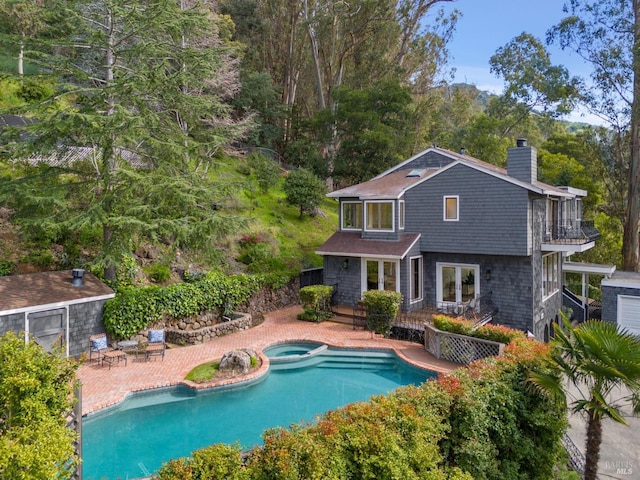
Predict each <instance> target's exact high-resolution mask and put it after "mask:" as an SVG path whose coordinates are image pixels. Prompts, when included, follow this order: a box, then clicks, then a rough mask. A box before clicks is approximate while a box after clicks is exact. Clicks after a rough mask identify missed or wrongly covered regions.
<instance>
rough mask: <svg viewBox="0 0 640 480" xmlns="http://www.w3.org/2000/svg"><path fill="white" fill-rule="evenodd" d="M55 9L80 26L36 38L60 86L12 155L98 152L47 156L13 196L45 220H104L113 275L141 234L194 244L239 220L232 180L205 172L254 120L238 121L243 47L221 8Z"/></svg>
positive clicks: (100, 223)
mask: <svg viewBox="0 0 640 480" xmlns="http://www.w3.org/2000/svg"><path fill="white" fill-rule="evenodd" d="M56 8H58V9H63V10H58V13H63V14H64V16H65V17H66V18H67V19H69V20H71V21H70V23H71V24H72V25H73V26H74V29H73V30H70V31H68V32H67V34H66V35H65V36H64V38H57V39H56V41H55V45H52V44H51V43H50V42H46V41H44V40H43V41H41V42H39V43H35V44H34V45H32V48H33V50H32V51H31V52H30V53H29V58H34V59H36V61H37V63H38V64H39V65H40V67H41V69H42V70H41V71H42V72H47V73H48V74H49V75H51V76H54V77H55V78H56V79H57V80H58V83H57V89H56V91H55V92H54V94H53V95H52V96H51V97H50V98H47V99H46V100H45V101H42V102H40V103H38V104H37V105H31V106H30V107H29V109H28V111H25V112H24V113H28V114H30V115H33V116H34V118H35V119H37V121H36V122H35V123H33V124H30V125H28V126H27V127H24V128H23V130H25V132H24V133H25V134H26V135H27V136H26V137H25V136H24V135H23V136H22V137H21V140H22V141H20V142H16V143H14V144H13V147H14V149H13V156H14V158H33V156H34V155H36V154H38V155H43V154H47V155H54V156H57V157H63V156H64V155H68V154H69V153H77V152H79V151H84V152H89V155H85V160H84V161H82V162H71V163H66V164H62V163H58V164H57V165H58V166H56V167H53V166H51V162H49V164H47V165H44V166H43V167H40V168H39V169H37V170H36V171H32V172H30V174H29V175H25V176H24V177H23V178H21V179H20V181H19V182H11V183H8V184H5V185H4V186H3V188H2V193H3V194H4V195H3V198H4V199H5V200H6V201H9V202H10V203H11V202H12V200H13V202H12V206H13V207H14V208H16V209H17V210H18V211H20V210H22V209H29V210H30V212H31V221H33V222H38V223H39V225H40V227H41V228H47V227H51V228H54V229H55V228H66V229H82V228H92V227H98V228H100V229H101V230H102V240H103V241H102V245H103V246H102V251H101V254H100V256H99V258H98V259H97V260H98V264H99V265H100V266H101V267H102V268H104V274H105V278H107V279H110V280H111V279H114V278H115V267H116V265H117V264H118V262H119V261H120V259H121V258H122V255H123V254H126V253H127V252H130V251H131V249H132V247H133V245H132V242H133V241H134V240H142V239H145V238H151V239H158V238H160V239H165V240H169V241H174V242H178V243H179V244H180V245H190V244H195V243H198V242H203V241H206V240H207V239H208V238H209V237H210V236H216V235H221V234H223V233H224V232H225V231H229V229H231V228H233V224H234V222H233V220H232V218H230V217H225V216H224V214H223V211H221V210H220V209H219V208H218V207H219V205H220V203H221V199H223V198H225V197H226V196H227V195H230V189H231V188H232V186H231V185H228V184H224V185H223V184H213V183H211V182H210V181H209V179H208V177H207V172H208V169H209V168H210V167H212V166H214V164H215V159H216V156H217V155H219V154H220V152H221V150H222V148H223V147H224V145H225V144H227V143H228V142H230V141H231V140H232V139H235V138H237V137H238V136H240V135H241V134H242V133H243V131H244V129H245V127H246V124H245V122H241V121H240V122H239V121H233V120H232V119H231V108H230V99H231V98H232V97H233V96H234V95H235V94H236V92H237V90H238V85H239V84H238V81H237V78H236V77H237V75H236V70H237V57H236V52H235V50H234V48H233V44H232V43H231V42H230V39H229V38H223V37H221V35H220V31H226V30H225V29H222V28H219V27H220V25H224V24H223V23H221V21H220V19H219V17H217V16H216V15H215V13H214V12H213V9H212V6H211V5H210V4H208V2H204V3H201V2H199V3H196V2H191V1H190V0H181V1H180V2H177V1H176V0H155V1H152V2H129V1H127V0H107V1H103V2H95V1H91V0H79V1H73V0H70V1H68V2H64V3H61V4H59V5H57V6H56ZM25 138H26V139H28V141H25ZM45 185H46V188H45V187H44V186H45Z"/></svg>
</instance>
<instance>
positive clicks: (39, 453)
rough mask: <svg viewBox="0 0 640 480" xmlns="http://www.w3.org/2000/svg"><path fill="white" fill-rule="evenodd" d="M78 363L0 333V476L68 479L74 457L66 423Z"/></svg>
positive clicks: (72, 433) (71, 432)
mask: <svg viewBox="0 0 640 480" xmlns="http://www.w3.org/2000/svg"><path fill="white" fill-rule="evenodd" d="M76 368H77V365H76V363H75V362H74V361H72V360H71V359H68V358H66V357H65V355H64V353H63V352H62V350H61V349H60V350H57V351H54V352H52V353H48V352H46V351H44V349H42V348H41V347H40V346H39V345H37V344H36V343H35V342H33V341H29V342H28V343H25V341H24V337H23V336H18V335H17V334H16V333H14V332H11V331H10V332H8V333H6V334H5V335H3V336H1V337H0V477H1V478H15V479H17V478H25V479H26V478H28V479H34V480H39V479H51V478H70V477H71V472H72V471H73V468H74V467H75V465H77V464H78V458H77V457H76V456H75V453H74V447H73V444H74V442H75V441H76V440H77V435H76V432H75V431H74V430H72V429H70V428H68V426H67V414H68V413H69V411H70V410H71V408H72V405H73V384H74V379H75V371H76Z"/></svg>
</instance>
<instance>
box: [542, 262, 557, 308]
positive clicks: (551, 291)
mask: <svg viewBox="0 0 640 480" xmlns="http://www.w3.org/2000/svg"><path fill="white" fill-rule="evenodd" d="M549 257H555V259H556V261H555V262H554V263H553V264H552V276H554V277H555V284H556V288H555V289H553V290H549V292H547V294H546V295H545V288H544V282H545V280H546V274H547V271H546V270H545V266H544V264H545V261H544V259H545V258H549ZM548 265H549V261H547V266H548ZM553 266H555V268H553ZM560 268H561V267H560V256H559V255H558V252H554V253H548V254H546V255H542V268H541V272H542V275H541V280H542V285H541V287H542V301H543V302H544V301H546V300H548V299H549V298H551V297H552V296H553V295H555V294H556V293H558V292H559V291H560V289H561V281H560ZM554 272H555V275H553V274H554ZM553 280H554V279H553V278H552V281H553Z"/></svg>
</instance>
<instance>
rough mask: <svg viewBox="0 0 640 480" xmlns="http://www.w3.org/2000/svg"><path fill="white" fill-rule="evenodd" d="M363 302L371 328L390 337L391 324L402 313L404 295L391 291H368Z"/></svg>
mask: <svg viewBox="0 0 640 480" xmlns="http://www.w3.org/2000/svg"><path fill="white" fill-rule="evenodd" d="M362 302H363V303H364V305H365V307H366V308H367V318H368V322H369V328H371V329H372V330H373V331H374V332H376V333H378V334H381V335H384V336H385V337H388V336H389V332H390V331H391V323H392V322H393V320H394V319H395V318H396V316H397V315H398V312H399V311H400V304H401V303H402V294H401V293H399V292H391V291H389V290H367V291H366V292H364V293H363V294H362Z"/></svg>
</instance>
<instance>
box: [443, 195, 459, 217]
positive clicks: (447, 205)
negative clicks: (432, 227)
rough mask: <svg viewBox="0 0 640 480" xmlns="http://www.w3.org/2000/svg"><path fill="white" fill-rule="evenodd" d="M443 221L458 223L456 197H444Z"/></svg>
mask: <svg viewBox="0 0 640 480" xmlns="http://www.w3.org/2000/svg"><path fill="white" fill-rule="evenodd" d="M444 220H445V221H447V222H457V221H458V196H457V195H456V196H452V197H444Z"/></svg>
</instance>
